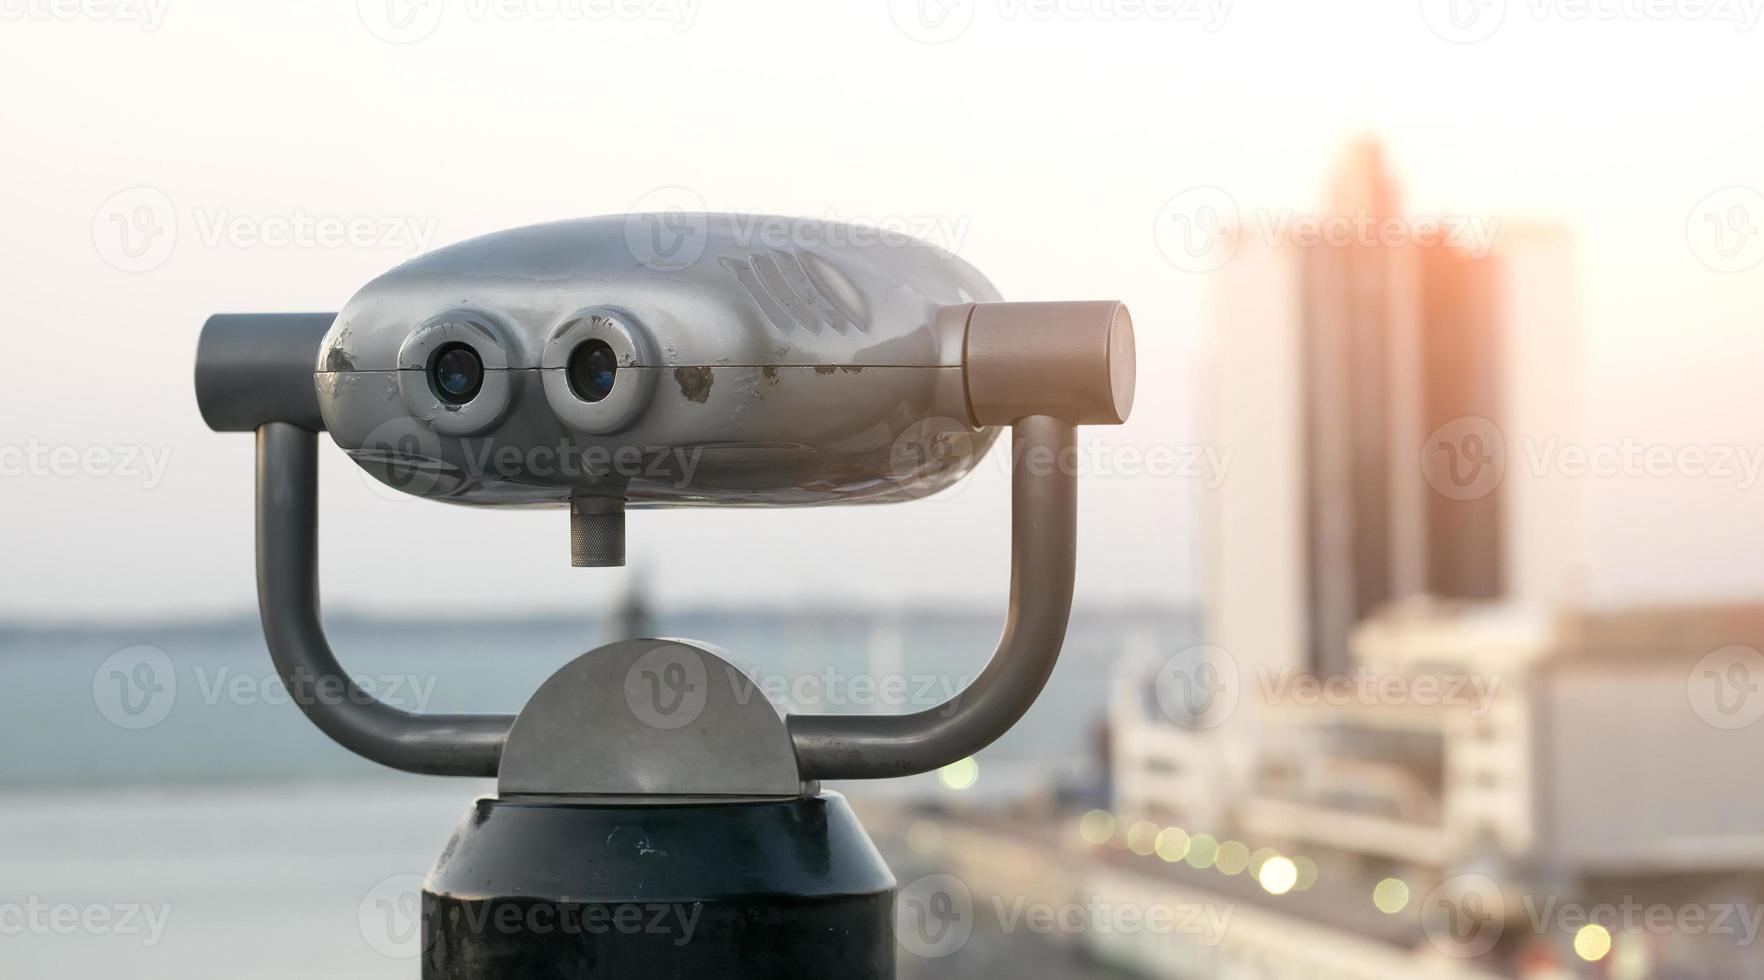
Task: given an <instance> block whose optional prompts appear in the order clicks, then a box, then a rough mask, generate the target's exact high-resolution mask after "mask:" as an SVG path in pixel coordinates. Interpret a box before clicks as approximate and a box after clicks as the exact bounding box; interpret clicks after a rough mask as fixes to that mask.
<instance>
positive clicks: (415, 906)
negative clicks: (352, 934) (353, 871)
mask: <svg viewBox="0 0 1764 980" xmlns="http://www.w3.org/2000/svg"><path fill="white" fill-rule="evenodd" d="M355 922H356V925H357V927H359V928H360V929H361V938H363V939H365V940H367V944H368V945H369V946H370V947H372V948H373V950H374V952H376V953H379V954H380V955H381V956H385V957H389V958H391V959H398V960H408V959H410V958H411V957H413V956H416V955H417V954H418V953H421V952H422V947H423V877H422V876H421V875H413V874H400V875H393V876H392V877H390V878H386V879H383V880H381V881H380V882H378V883H376V884H375V885H374V887H372V888H370V889H368V891H367V894H365V895H363V896H362V897H361V905H360V906H359V907H357V909H356V917H355Z"/></svg>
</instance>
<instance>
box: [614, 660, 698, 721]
mask: <svg viewBox="0 0 1764 980" xmlns="http://www.w3.org/2000/svg"><path fill="white" fill-rule="evenodd" d="M709 694H710V675H709V672H708V671H707V669H706V668H705V664H704V658H703V657H701V656H699V654H698V651H697V650H694V649H692V648H691V647H688V646H682V645H680V644H674V643H671V644H668V645H666V646H659V647H656V648H655V649H653V650H651V651H649V652H648V653H645V654H644V655H643V656H641V657H638V658H637V662H636V663H633V664H632V665H631V669H630V670H628V671H626V672H625V704H626V705H627V706H629V707H630V709H631V713H632V714H633V715H636V716H637V720H638V721H641V722H643V723H644V724H645V725H648V726H649V727H651V728H659V729H662V730H664V731H666V730H672V729H676V728H684V727H686V726H687V725H690V724H692V723H693V722H695V721H697V720H698V716H699V715H701V714H703V713H704V706H705V702H706V700H707V699H708V697H709Z"/></svg>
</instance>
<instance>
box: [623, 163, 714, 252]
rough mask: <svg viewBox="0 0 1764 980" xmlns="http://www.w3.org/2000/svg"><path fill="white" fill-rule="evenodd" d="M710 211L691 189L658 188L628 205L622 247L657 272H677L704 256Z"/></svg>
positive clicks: (707, 242) (674, 186)
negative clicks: (707, 212) (706, 214)
mask: <svg viewBox="0 0 1764 980" xmlns="http://www.w3.org/2000/svg"><path fill="white" fill-rule="evenodd" d="M707 210H709V209H708V208H707V207H706V206H705V203H704V198H703V197H702V196H700V195H699V193H698V192H697V191H695V190H693V189H692V188H690V187H681V186H679V185H677V184H676V185H671V186H668V187H658V188H656V189H655V190H652V191H650V192H649V193H647V194H645V195H643V196H642V197H640V198H638V199H637V200H636V201H635V202H633V203H632V204H631V208H630V211H629V212H628V213H627V214H626V216H625V247H626V248H628V249H630V252H631V257H632V258H634V259H636V260H637V261H638V262H640V263H642V264H643V265H645V266H648V267H649V268H651V269H654V270H656V271H657V272H679V271H680V270H681V269H687V268H690V267H691V266H692V265H693V263H695V262H697V261H698V259H699V257H700V256H702V255H704V249H705V246H706V245H707V244H709V241H710V224H709V221H708V219H707V218H706V216H705V212H706V211H707Z"/></svg>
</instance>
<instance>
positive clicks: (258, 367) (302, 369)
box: [196, 313, 337, 432]
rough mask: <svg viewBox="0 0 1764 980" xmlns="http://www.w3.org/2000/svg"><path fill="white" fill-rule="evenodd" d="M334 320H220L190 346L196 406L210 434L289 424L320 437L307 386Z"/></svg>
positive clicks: (305, 316) (310, 316)
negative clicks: (193, 351) (194, 360)
mask: <svg viewBox="0 0 1764 980" xmlns="http://www.w3.org/2000/svg"><path fill="white" fill-rule="evenodd" d="M336 319H337V314H335V313H218V314H216V315H214V316H211V317H209V318H208V322H207V323H204V324H203V325H202V337H201V339H199V340H198V341H197V342H196V407H197V408H198V409H199V410H200V411H201V412H202V420H203V421H204V422H207V423H208V427H209V428H211V429H213V430H214V431H216V432H250V431H252V430H254V429H256V428H257V427H258V426H260V425H263V424H265V423H268V422H287V423H289V424H291V425H297V426H299V427H301V428H302V429H307V430H309V431H312V432H322V431H324V428H325V420H324V418H323V417H321V416H320V415H319V403H318V393H317V392H316V391H315V390H314V389H313V386H312V373H313V369H314V368H315V367H317V365H318V353H319V344H320V342H321V341H323V340H324V338H325V334H326V333H327V332H328V331H329V330H330V329H331V324H332V322H334V321H335V320H336Z"/></svg>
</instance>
